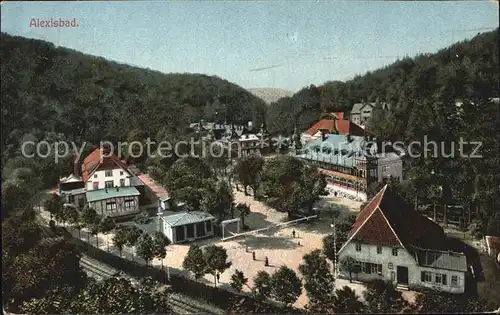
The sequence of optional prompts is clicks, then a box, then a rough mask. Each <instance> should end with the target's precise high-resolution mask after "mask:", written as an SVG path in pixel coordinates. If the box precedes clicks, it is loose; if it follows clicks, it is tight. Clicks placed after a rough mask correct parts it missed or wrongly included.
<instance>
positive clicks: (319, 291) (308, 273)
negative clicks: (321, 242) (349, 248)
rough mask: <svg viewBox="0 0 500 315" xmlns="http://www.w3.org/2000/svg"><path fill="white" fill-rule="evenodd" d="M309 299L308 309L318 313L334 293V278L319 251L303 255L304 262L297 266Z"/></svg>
mask: <svg viewBox="0 0 500 315" xmlns="http://www.w3.org/2000/svg"><path fill="white" fill-rule="evenodd" d="M299 271H300V273H301V274H302V278H303V280H304V282H305V283H304V289H306V292H307V296H308V298H309V305H308V308H309V309H314V310H315V311H316V312H318V311H320V310H321V309H323V307H325V306H326V305H327V304H328V303H329V302H331V300H332V298H333V293H334V285H335V278H334V277H333V275H332V274H331V272H330V267H329V265H328V263H327V261H326V259H325V257H324V256H323V255H322V254H321V251H320V250H319V249H316V250H314V251H312V252H311V253H309V254H306V255H304V262H303V263H302V264H301V265H299Z"/></svg>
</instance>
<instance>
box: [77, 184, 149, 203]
mask: <svg viewBox="0 0 500 315" xmlns="http://www.w3.org/2000/svg"><path fill="white" fill-rule="evenodd" d="M139 195H140V193H139V191H138V190H137V189H136V188H135V187H133V186H127V187H116V188H106V189H97V190H89V191H87V193H86V197H87V201H88V202H93V201H99V200H105V199H109V198H119V197H132V196H139Z"/></svg>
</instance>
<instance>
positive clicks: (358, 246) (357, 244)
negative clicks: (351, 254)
mask: <svg viewBox="0 0 500 315" xmlns="http://www.w3.org/2000/svg"><path fill="white" fill-rule="evenodd" d="M356 251H357V252H360V251H361V244H359V243H356Z"/></svg>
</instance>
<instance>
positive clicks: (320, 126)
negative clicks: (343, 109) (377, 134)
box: [301, 113, 366, 144]
mask: <svg viewBox="0 0 500 315" xmlns="http://www.w3.org/2000/svg"><path fill="white" fill-rule="evenodd" d="M322 117H323V119H321V120H319V121H318V122H316V123H315V124H314V125H312V126H311V127H310V128H309V129H308V130H307V131H306V132H304V133H303V134H302V135H301V141H302V143H304V144H307V143H309V142H311V141H313V140H315V139H319V138H321V137H322V135H324V134H338V135H351V136H360V137H363V136H365V135H366V132H365V130H364V129H363V128H361V127H360V126H358V125H357V124H355V123H354V122H352V121H350V120H347V119H344V113H330V114H324V115H323V116H322Z"/></svg>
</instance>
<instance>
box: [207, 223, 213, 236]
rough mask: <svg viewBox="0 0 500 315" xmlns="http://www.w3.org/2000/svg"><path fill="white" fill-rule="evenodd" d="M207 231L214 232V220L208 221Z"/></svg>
mask: <svg viewBox="0 0 500 315" xmlns="http://www.w3.org/2000/svg"><path fill="white" fill-rule="evenodd" d="M206 223H207V233H210V232H212V221H207V222H206Z"/></svg>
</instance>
